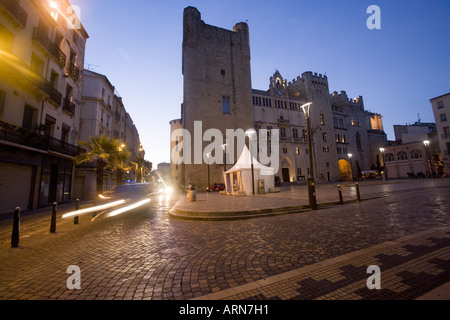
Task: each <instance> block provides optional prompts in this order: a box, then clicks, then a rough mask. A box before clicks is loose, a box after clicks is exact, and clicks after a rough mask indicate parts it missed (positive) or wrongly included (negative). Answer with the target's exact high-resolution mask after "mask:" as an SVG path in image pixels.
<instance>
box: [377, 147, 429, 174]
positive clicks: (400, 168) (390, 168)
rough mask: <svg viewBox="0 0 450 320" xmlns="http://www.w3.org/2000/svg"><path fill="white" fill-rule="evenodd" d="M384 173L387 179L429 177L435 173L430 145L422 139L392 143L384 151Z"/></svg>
mask: <svg viewBox="0 0 450 320" xmlns="http://www.w3.org/2000/svg"><path fill="white" fill-rule="evenodd" d="M384 153H385V155H384V163H385V170H386V172H385V174H386V176H387V177H388V179H405V178H410V179H413V178H418V177H430V176H432V175H433V172H434V173H435V174H437V170H436V168H434V167H433V164H432V152H431V151H430V146H427V145H426V144H424V143H423V141H416V142H407V143H399V142H397V143H394V144H391V145H390V146H387V147H386V148H385V151H384Z"/></svg>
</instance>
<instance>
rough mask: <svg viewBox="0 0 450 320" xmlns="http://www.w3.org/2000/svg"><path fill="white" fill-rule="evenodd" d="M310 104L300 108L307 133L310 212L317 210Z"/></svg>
mask: <svg viewBox="0 0 450 320" xmlns="http://www.w3.org/2000/svg"><path fill="white" fill-rule="evenodd" d="M311 105H312V102H308V103H306V104H304V105H302V106H301V108H302V109H303V112H304V113H305V118H306V129H307V132H308V155H309V175H310V178H308V197H309V206H310V207H311V209H312V210H317V201H316V185H315V182H314V161H313V155H312V142H311V128H310V120H309V118H310V111H311Z"/></svg>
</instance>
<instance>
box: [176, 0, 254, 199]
mask: <svg viewBox="0 0 450 320" xmlns="http://www.w3.org/2000/svg"><path fill="white" fill-rule="evenodd" d="M183 76H184V97H183V98H184V101H183V104H182V111H181V123H182V126H183V129H184V130H185V131H187V132H189V133H190V135H191V137H192V143H191V145H192V146H191V151H192V152H191V155H190V157H189V158H190V164H189V163H187V162H189V161H186V160H185V164H184V168H183V172H184V178H185V180H184V183H185V184H186V185H187V184H188V183H193V184H194V185H195V186H196V188H197V189H198V190H205V188H206V187H207V184H208V165H207V164H206V162H205V160H204V159H205V158H204V156H203V155H198V154H196V152H195V150H199V146H198V145H197V146H196V147H195V146H194V145H195V142H194V140H195V141H199V139H201V141H202V142H200V144H201V150H202V153H203V151H204V150H205V148H206V146H208V145H210V144H211V141H203V135H204V133H205V131H206V130H208V129H211V128H215V129H218V130H220V132H222V135H223V144H225V143H226V141H225V137H226V130H227V129H233V130H236V129H242V130H244V131H246V130H248V129H252V128H254V122H253V109H252V82H251V69H250V40H249V28H248V25H247V24H246V23H238V24H236V25H235V26H234V28H233V31H230V30H225V29H222V28H218V27H214V26H210V25H208V24H205V23H204V22H203V21H202V20H201V15H200V12H199V11H198V10H197V9H196V8H194V7H187V8H186V9H185V10H184V24H183ZM200 122H201V130H199V128H198V124H199V123H200ZM194 123H197V129H196V130H194ZM194 135H195V137H194ZM199 135H201V136H202V137H199ZM185 141H186V140H185ZM197 144H198V143H197ZM184 148H189V146H187V145H185V146H184ZM234 149H235V150H234V151H233V157H229V158H228V159H231V160H228V161H229V163H227V169H230V168H231V166H232V165H233V164H234V163H235V162H236V161H237V157H238V156H239V153H240V152H241V150H237V149H236V147H235V148H234ZM185 151H186V149H184V150H183V152H184V153H185V156H186V152H185ZM231 152H232V151H231V150H228V151H227V153H231ZM197 153H198V152H197ZM215 156H216V157H222V155H217V154H216V155H215ZM232 158H234V159H232ZM199 159H201V161H200V162H201V164H199V163H198V162H199V161H198V160H199ZM188 160H189V159H188ZM231 162H232V163H231ZM224 169H225V166H224V165H223V164H211V165H209V175H210V183H211V184H214V183H215V182H217V183H219V182H223V171H224Z"/></svg>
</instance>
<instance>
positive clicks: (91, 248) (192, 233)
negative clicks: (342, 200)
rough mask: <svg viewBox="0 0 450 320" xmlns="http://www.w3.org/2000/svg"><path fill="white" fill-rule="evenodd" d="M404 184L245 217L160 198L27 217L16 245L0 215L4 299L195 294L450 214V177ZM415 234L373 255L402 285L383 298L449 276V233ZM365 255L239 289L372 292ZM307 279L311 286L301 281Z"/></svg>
mask: <svg viewBox="0 0 450 320" xmlns="http://www.w3.org/2000/svg"><path fill="white" fill-rule="evenodd" d="M380 188H384V187H380ZM402 188H403V189H402V190H404V191H403V192H393V193H390V192H389V190H388V189H386V190H381V189H380V190H381V191H379V192H380V194H383V196H384V197H383V198H382V199H374V200H368V201H363V202H362V203H353V204H348V205H345V206H333V207H329V208H324V209H321V210H318V211H308V212H301V213H298V214H290V215H283V216H276V217H267V218H261V219H252V220H242V221H212V222H210V221H184V220H178V219H172V218H170V217H169V215H168V211H169V209H170V208H172V207H173V206H174V205H175V203H176V201H175V200H173V199H172V200H164V199H158V198H155V199H153V201H152V203H151V205H150V207H149V208H148V209H147V210H141V211H139V212H133V213H126V214H123V215H119V216H117V217H114V218H106V217H104V216H101V217H99V218H98V219H96V220H95V221H93V222H91V218H92V217H91V216H82V217H81V218H80V224H79V225H76V226H75V225H73V221H70V220H64V221H62V220H61V219H60V218H59V219H58V222H57V233H56V234H49V232H48V227H49V226H48V227H46V226H45V227H41V224H38V226H36V227H34V228H33V227H32V226H30V227H27V223H26V221H25V220H26V219H25V218H24V221H23V227H24V228H27V229H25V230H21V238H20V246H19V248H18V249H12V248H10V245H9V241H10V232H8V230H10V228H11V226H10V225H9V224H8V223H1V224H0V284H1V285H0V299H2V300H5V299H16V300H17V299H18V300H25V299H33V300H53V299H64V300H95V299H98V300H112V299H115V300H121V299H127V300H131V299H135V300H141V299H144V300H150V299H153V300H181V299H183V300H185V299H191V298H199V297H203V296H205V295H209V294H213V293H220V292H223V291H224V290H227V289H230V288H238V287H240V286H242V285H246V284H252V283H254V282H256V281H261V280H263V279H267V278H270V277H273V276H276V275H280V274H284V273H286V272H291V271H293V270H297V269H299V268H303V267H308V266H311V265H314V264H316V263H320V262H324V261H328V260H329V259H332V258H336V257H341V256H343V255H346V254H350V253H352V252H355V251H357V250H362V249H367V248H371V247H372V246H375V245H379V244H384V243H390V242H392V241H394V240H396V239H399V238H401V237H404V236H406V235H411V234H416V233H419V232H424V231H429V230H435V228H440V227H447V226H449V225H450V224H449V222H450V217H449V214H448V212H450V198H449V197H448V195H449V194H450V181H449V180H448V179H445V180H444V179H443V180H442V181H434V182H432V181H424V182H415V183H414V184H413V185H410V187H409V189H410V191H406V190H407V189H408V188H407V186H406V184H405V186H404V187H402ZM287 192H289V191H287ZM377 192H378V191H377ZM279 196H282V195H279ZM217 205H218V206H219V205H220V204H219V203H218V204H217ZM218 210H223V208H218ZM439 230H440V229H439ZM410 241H411V243H403V244H401V245H395V244H393V247H392V248H390V247H386V248H385V247H383V248H382V250H381V249H380V250H379V251H378V252H377V253H376V256H373V260H371V261H373V263H374V264H379V265H380V266H381V267H382V269H383V268H385V269H386V271H385V272H383V277H387V276H386V273H388V272H392V278H393V279H397V280H396V281H397V284H398V286H399V288H394V287H392V286H390V285H389V286H388V285H387V284H386V282H383V283H384V284H385V285H386V289H389V290H391V291H389V292H388V291H380V295H381V297H387V296H389V295H391V296H392V295H394V294H393V293H392V292H395V293H396V294H398V296H396V297H397V298H404V299H409V298H414V297H415V296H417V295H418V294H420V293H419V292H418V293H411V292H412V290H416V289H414V288H417V287H418V285H417V283H418V282H420V281H427V283H429V284H428V285H427V287H426V290H428V289H430V290H431V289H433V288H434V287H437V286H438V285H440V284H442V283H441V282H443V281H445V280H446V279H448V270H449V266H448V260H449V259H448V258H449V255H448V247H449V246H448V234H443V233H440V234H436V235H434V234H429V235H428V236H427V238H426V239H422V238H420V239H419V240H417V243H415V242H414V241H415V239H413V238H412V239H411V240H410ZM446 241H447V242H446ZM416 262H417V263H418V264H416ZM408 264H410V267H408V268H399V269H398V270H397V269H396V268H398V267H399V266H405V265H408ZM70 265H77V266H79V267H80V269H81V290H69V289H68V288H67V285H66V281H67V278H68V277H69V274H67V268H68V267H69V266H70ZM366 265H367V261H366V260H362V261H360V262H358V261H351V262H345V263H344V264H342V265H339V264H337V265H335V266H330V267H329V270H328V269H327V270H325V271H324V272H325V274H324V275H322V276H318V277H315V278H311V277H305V278H298V279H296V282H295V283H296V285H295V288H294V287H292V286H290V284H289V283H286V284H285V287H274V288H273V290H272V291H263V292H262V293H261V292H258V293H255V294H254V295H245V296H242V297H239V298H243V299H248V298H263V299H276V298H280V299H304V298H305V297H306V298H307V299H316V298H330V299H336V298H346V299H347V298H349V299H350V298H355V299H372V298H374V295H365V293H364V292H360V291H358V290H360V289H361V288H363V287H364V286H363V285H362V282H364V283H365V280H366V279H367V277H366V274H365V272H363V274H364V277H365V278H364V277H362V276H361V277H360V276H359V275H358V276H356V274H357V273H358V272H361V271H365V270H364V266H366ZM442 270H445V271H446V272H447V273H443V272H442ZM355 277H357V278H355ZM424 279H425V280H424ZM355 281H356V282H355ZM290 283H292V281H290ZM355 283H356V284H355ZM415 283H416V284H415ZM308 286H310V287H312V289H311V291H308V290H307V291H306V293H305V291H304V289H301V288H306V287H308ZM318 287H323V288H322V289H317V288H318ZM299 288H300V289H301V291H300V292H299V291H298V290H297V289H299ZM266 289H269V288H266ZM408 290H409V291H408ZM314 292H315V293H314ZM318 294H320V296H318Z"/></svg>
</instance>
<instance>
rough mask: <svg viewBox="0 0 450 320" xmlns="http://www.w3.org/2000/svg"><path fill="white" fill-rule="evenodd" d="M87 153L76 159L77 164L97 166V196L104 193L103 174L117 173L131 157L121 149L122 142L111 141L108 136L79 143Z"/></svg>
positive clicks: (91, 138)
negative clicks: (87, 163)
mask: <svg viewBox="0 0 450 320" xmlns="http://www.w3.org/2000/svg"><path fill="white" fill-rule="evenodd" d="M78 143H79V144H80V145H81V146H82V147H86V148H87V152H85V153H82V154H80V155H79V156H77V157H76V158H75V162H76V164H83V163H86V162H92V163H95V164H96V165H97V194H101V193H103V173H104V171H105V170H112V171H115V170H117V169H119V168H120V167H121V165H122V164H123V163H124V162H125V161H126V159H127V158H128V157H129V153H128V152H126V151H123V150H122V148H121V147H120V145H121V143H120V140H118V139H114V140H111V139H110V138H109V137H108V136H107V135H102V136H100V137H90V138H89V141H79V142H78Z"/></svg>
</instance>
